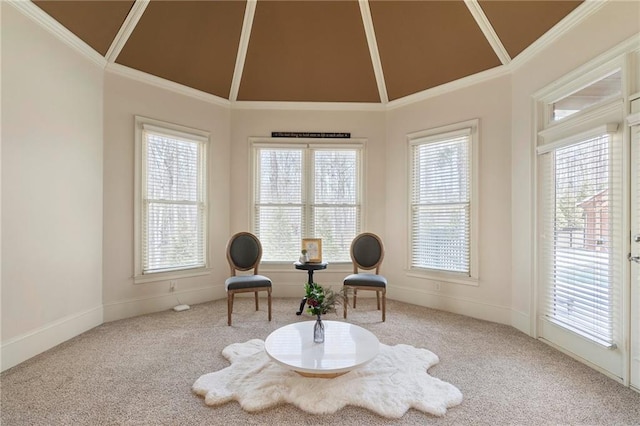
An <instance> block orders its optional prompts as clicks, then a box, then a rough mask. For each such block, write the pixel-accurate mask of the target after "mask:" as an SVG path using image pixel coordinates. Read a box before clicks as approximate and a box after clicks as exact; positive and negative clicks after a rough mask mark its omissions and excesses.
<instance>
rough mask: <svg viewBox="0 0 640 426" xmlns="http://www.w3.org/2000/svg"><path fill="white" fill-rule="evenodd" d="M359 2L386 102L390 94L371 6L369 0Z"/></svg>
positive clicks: (374, 66) (372, 57)
mask: <svg viewBox="0 0 640 426" xmlns="http://www.w3.org/2000/svg"><path fill="white" fill-rule="evenodd" d="M358 4H359V5H360V15H361V16H362V24H363V25H364V33H365V36H366V37H367V44H368V45H369V55H370V56H371V64H372V65H373V72H374V74H375V76H376V83H377V84H378V94H379V95H380V102H382V103H383V104H386V103H387V102H389V95H388V94H387V84H386V82H385V80H384V71H383V69H382V61H381V60H380V52H379V51H378V41H377V38H376V32H375V29H374V28H373V18H372V17H371V8H370V7H369V1H368V0H358Z"/></svg>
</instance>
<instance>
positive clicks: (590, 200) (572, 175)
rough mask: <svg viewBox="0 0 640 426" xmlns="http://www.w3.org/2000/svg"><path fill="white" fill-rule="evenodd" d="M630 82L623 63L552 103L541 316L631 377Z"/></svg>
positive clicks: (542, 154)
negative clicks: (626, 94) (626, 97)
mask: <svg viewBox="0 0 640 426" xmlns="http://www.w3.org/2000/svg"><path fill="white" fill-rule="evenodd" d="M620 82H621V71H620V69H617V70H613V71H612V72H609V73H606V74H604V76H600V77H599V78H594V80H592V83H591V84H587V85H586V87H585V86H583V88H582V89H580V90H578V91H575V92H573V93H569V94H568V95H566V96H564V97H561V98H556V99H560V100H558V101H554V102H551V103H549V104H548V105H549V106H550V107H551V108H550V109H551V111H552V113H553V116H552V117H551V118H550V120H549V121H550V123H549V124H547V125H546V128H544V129H543V130H541V131H540V132H539V143H538V149H537V150H538V176H539V186H538V190H539V194H538V203H539V208H540V211H539V215H538V218H539V222H538V230H539V239H538V242H539V251H538V265H539V276H538V279H539V285H538V294H539V300H538V322H537V325H538V335H539V337H540V338H541V339H544V340H546V341H547V342H549V343H551V344H552V345H554V346H556V347H558V348H560V349H562V350H563V351H565V352H567V353H569V354H571V355H572V356H575V357H577V358H579V359H582V360H584V361H586V362H587V363H589V364H590V365H592V366H594V367H596V368H598V369H600V370H601V371H603V372H606V373H607V374H608V375H610V376H613V377H617V378H619V379H620V380H623V381H624V380H625V379H626V377H627V373H626V366H627V363H626V360H627V357H628V348H627V347H626V343H625V334H626V329H625V323H626V322H625V318H626V315H627V313H626V308H625V303H624V300H625V293H626V292H627V288H628V273H627V271H628V270H629V268H628V259H627V255H628V251H627V247H628V235H629V234H628V232H629V231H628V222H627V218H628V214H627V213H626V212H627V211H628V207H627V206H628V195H627V194H628V193H629V192H628V188H629V182H628V174H627V173H626V171H627V170H628V163H625V161H628V154H627V155H625V152H627V153H628V148H627V147H625V144H628V138H627V137H626V136H625V132H624V130H625V129H624V126H623V125H622V121H623V103H622V98H621V84H620ZM569 84H570V83H569ZM594 94H597V95H598V96H594ZM554 95H555V96H557V94H554ZM594 98H595V101H594ZM625 158H626V159H627V160H625Z"/></svg>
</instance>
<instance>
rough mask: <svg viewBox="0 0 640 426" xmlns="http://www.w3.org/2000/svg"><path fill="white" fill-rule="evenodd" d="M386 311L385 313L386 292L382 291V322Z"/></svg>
mask: <svg viewBox="0 0 640 426" xmlns="http://www.w3.org/2000/svg"><path fill="white" fill-rule="evenodd" d="M386 313H387V292H386V291H383V292H382V322H385V321H386V319H387V318H386Z"/></svg>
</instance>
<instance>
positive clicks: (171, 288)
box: [169, 280, 178, 291]
mask: <svg viewBox="0 0 640 426" xmlns="http://www.w3.org/2000/svg"><path fill="white" fill-rule="evenodd" d="M177 286H178V283H177V282H176V280H171V281H169V291H176V287H177Z"/></svg>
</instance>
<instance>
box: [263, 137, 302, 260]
mask: <svg viewBox="0 0 640 426" xmlns="http://www.w3.org/2000/svg"><path fill="white" fill-rule="evenodd" d="M303 159H304V150H303V149H301V148H259V149H258V150H257V158H256V160H257V161H256V168H257V170H256V177H257V182H256V187H257V189H256V191H255V195H256V202H255V209H256V211H255V221H254V222H255V223H254V229H255V233H256V235H257V236H258V238H259V239H260V242H261V243H262V260H263V261H265V262H269V261H280V260H289V261H292V260H293V259H296V258H297V256H299V254H298V253H299V252H300V241H301V239H302V232H303V228H304V225H305V224H304V223H303V220H304V200H303V186H304V181H303Z"/></svg>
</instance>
